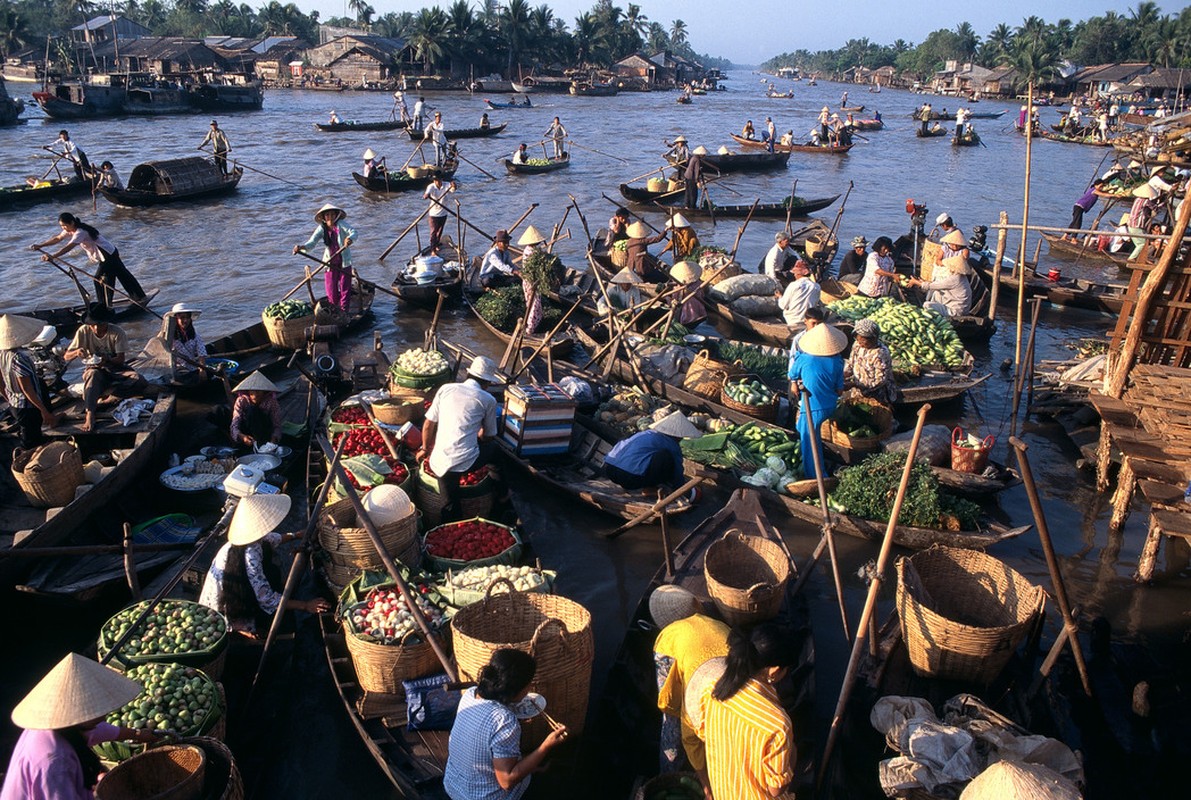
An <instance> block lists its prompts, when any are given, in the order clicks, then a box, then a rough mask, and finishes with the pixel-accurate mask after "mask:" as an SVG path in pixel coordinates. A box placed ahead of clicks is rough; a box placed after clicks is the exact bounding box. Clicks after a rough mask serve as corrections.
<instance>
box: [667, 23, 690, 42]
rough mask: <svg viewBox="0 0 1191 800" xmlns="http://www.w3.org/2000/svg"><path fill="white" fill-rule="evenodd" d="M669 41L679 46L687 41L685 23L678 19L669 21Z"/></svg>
mask: <svg viewBox="0 0 1191 800" xmlns="http://www.w3.org/2000/svg"><path fill="white" fill-rule="evenodd" d="M670 42H671V44H673V45H674V46H675V47H681V46H682V45H684V44H686V43H687V27H686V23H685V22H683V21H682V20H680V19H676V20H674V21H673V22H671V23H670Z"/></svg>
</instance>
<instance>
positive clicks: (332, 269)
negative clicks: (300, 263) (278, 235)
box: [294, 203, 356, 311]
mask: <svg viewBox="0 0 1191 800" xmlns="http://www.w3.org/2000/svg"><path fill="white" fill-rule="evenodd" d="M345 217H347V212H346V211H344V210H343V209H342V208H340V207H339V206H337V205H335V204H334V203H327V204H325V205H324V206H323V207H322V208H320V209H319V210H318V211H316V212H315V213H314V221H315V222H317V223H318V225H317V226H316V227H315V229H314V232H313V233H311V234H310V238H309V239H307V240H306V241H304V242H302V244H299V245H295V246H294V255H297V254H298V253H299V252H306V251H307V250H309V249H310V248H312V247H315V246H317V245H318V244H320V243H321V244H322V245H323V258H322V260H323V263H325V264H326V265H327V268H326V271H325V272H324V273H323V275H324V277H323V284H324V286H325V288H326V290H327V302H329V303H330V304H331V305H333V306H336V307H337V308H341V309H343V310H345V311H346V310H347V308H348V303H349V301H350V299H351V287H352V251H351V246H352V244H353V243H354V242H355V241H356V230H355V228H352V227H351V226H349V225H348V224H347V223H345V222H344V221H343V220H344V218H345Z"/></svg>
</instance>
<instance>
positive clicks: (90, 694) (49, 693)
mask: <svg viewBox="0 0 1191 800" xmlns="http://www.w3.org/2000/svg"><path fill="white" fill-rule="evenodd" d="M140 693H141V685H140V684H139V683H137V682H136V681H132V680H129V679H128V678H126V677H124V676H123V675H121V674H120V673H119V672H117V671H116V670H114V669H111V668H110V667H105V666H102V665H100V664H98V663H96V662H94V661H92V660H91V659H89V658H84V657H83V656H80V655H77V654H75V653H70V654H69V655H67V656H66V658H64V659H62V660H61V661H59V662H58V665H57V666H55V667H54V668H53V669H52V670H50V672H49V673H48V674H47V675H46V676H45V677H44V678H42V679H41V681H40V682H38V684H37V685H36V686H34V687H33V689H31V690H30V691H29V693H28V694H27V695H25V697H24V699H23V700H21V702H19V703H17V706H16V708H14V709H13V710H12V721H13V722H14V723H15V724H16V725H17V726H19V727H21V728H24V729H25V730H24V732H23V733H22V734H21V737H20V738H19V739H18V740H17V745H16V749H15V750H13V753H12V760H11V761H9V762H8V772H7V774H6V775H5V776H4V786H3V788H0V798H2V799H3V800H91V798H93V797H94V789H95V784H96V782H97V781H98V780H99V776H100V774H101V773H102V772H103V767H102V765H101V764H100V763H99V757H98V756H97V755H95V752H94V751H93V750H92V749H91V748H92V747H93V746H94V745H97V744H100V743H102V742H111V741H115V740H117V739H120V740H128V741H135V742H144V743H148V742H153V741H156V740H157V734H156V733H154V732H153V731H152V730H132V729H130V728H122V727H118V726H116V725H112V724H110V723H107V722H104V721H103V718H104V717H105V716H107V715H108V714H110V713H111V712H113V711H115V710H117V709H119V708H122V707H123V706H125V705H127V704H128V703H131V702H132V701H133V700H135V699H136V698H137V696H138V695H140Z"/></svg>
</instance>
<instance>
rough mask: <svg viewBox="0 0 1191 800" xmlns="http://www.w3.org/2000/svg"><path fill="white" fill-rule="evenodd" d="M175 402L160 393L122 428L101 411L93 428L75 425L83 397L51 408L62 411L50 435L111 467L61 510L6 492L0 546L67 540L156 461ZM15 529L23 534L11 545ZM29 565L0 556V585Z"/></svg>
mask: <svg viewBox="0 0 1191 800" xmlns="http://www.w3.org/2000/svg"><path fill="white" fill-rule="evenodd" d="M175 402H176V398H175V396H174V394H173V393H169V392H167V393H165V394H162V395H161V396H160V397H158V398H157V400H156V402H155V403H154V406H153V411H152V413H151V414H150V415H149V416H148V417H146V418H142V419H140V420H138V421H137V422H135V423H133V424H132V425H127V426H125V425H121V424H120V423H119V422H117V421H116V420H114V419H112V417H111V414H110V413H105V411H104V410H103V409H100V412H99V413H98V414H97V415H96V421H95V427H94V428H93V430H91V431H90V432H86V433H84V432H83V430H82V428H81V427H80V426H81V423H82V419H83V405H82V400H73V401H71V402H70V403H69V404H68V405H67V406H65V407H64V408H61V407H55V410H56V411H65V413H66V421H65V422H64V423H62V424H60V425H59V426H58V427H56V428H54V429H53V430H52V431H51V434H52V437H51V438H54V439H61V438H64V437H74V439H75V441H76V442H77V444H78V447H79V449H80V451H81V455H82V459H83V463H87V462H88V461H90V460H91V459H92V458H94V457H95V456H103V457H105V458H109V459H112V458H114V466H112V467H111V469H110V470H109V471H108V472H107V474H105V475H103V477H101V478H100V479H99V481H98V482H97V483H95V484H93V485H92V486H91V487H90V488H89V489H88V490H87V491H84V492H82V493H79V494H76V495H75V499H74V500H73V501H71V502H70V503H67V504H66V505H65V506H63V507H61V508H56V509H48V510H47V509H43V508H33V507H32V506H30V505H29V504H28V502H27V501H26V500H25V497H24V495H23V494H22V493H21V492H19V491H16V492H7V493H6V494H5V496H4V498H3V500H0V546H2V547H3V548H4V549H8V548H13V549H20V548H41V547H54V546H58V545H62V544H65V543H66V542H68V541H69V540H70V539H71V537H72V536H73V535H74V534H75V532H76V531H77V530H78V529H80V528H82V527H84V526H85V524H86V523H87V521H88V519H89V518H90V517H91V516H92V515H93V514H95V513H96V512H97V511H98V510H99V509H100V508H101V507H103V506H104V505H106V504H107V503H108V502H110V501H111V500H113V499H115V498H116V496H117V495H118V494H121V493H122V492H123V491H124V490H125V489H128V488H129V487H131V486H132V485H134V483H135V482H136V481H137V480H139V478H140V474H141V472H142V471H143V470H144V469H145V468H147V467H148V466H149V464H150V463H151V462H153V461H154V460H155V459H157V457H158V456H159V455H160V450H161V447H162V445H163V444H164V443H165V435H166V431H167V430H168V429H169V426H170V423H171V422H172V421H173V418H174V409H175ZM113 454H115V455H114V456H113ZM18 531H28V533H27V534H25V535H24V536H23V537H22V538H21V539H20V541H19V542H15V543H14V536H15V534H16V533H17V532H18ZM32 566H33V565H32V564H31V563H29V561H28V560H26V559H23V558H12V557H9V558H0V585H6V586H7V585H12V584H13V583H14V582H15V579H16V578H17V576H18V575H20V574H21V573H22V572H23V571H24V570H27V569H29V568H31V567H32Z"/></svg>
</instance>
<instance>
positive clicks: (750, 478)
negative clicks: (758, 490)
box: [740, 475, 769, 488]
mask: <svg viewBox="0 0 1191 800" xmlns="http://www.w3.org/2000/svg"><path fill="white" fill-rule="evenodd" d="M740 480H741V481H743V482H744V483H747V484H748V485H749V486H760V487H762V488H768V487H769V484H767V483H766V482H765V481H764V480H762V479H761V478H758V477H757V476H756V475H745V476H744V477H743V478H741V479H740Z"/></svg>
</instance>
